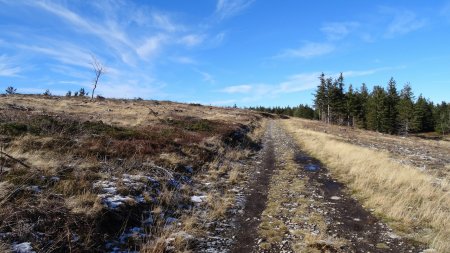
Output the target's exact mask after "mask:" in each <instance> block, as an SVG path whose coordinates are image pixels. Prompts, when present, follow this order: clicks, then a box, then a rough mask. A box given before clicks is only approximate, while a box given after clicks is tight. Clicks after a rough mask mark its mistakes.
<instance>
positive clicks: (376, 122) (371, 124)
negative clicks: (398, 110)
mask: <svg viewBox="0 0 450 253" xmlns="http://www.w3.org/2000/svg"><path fill="white" fill-rule="evenodd" d="M386 112H387V107H386V92H385V90H384V89H383V88H382V87H381V86H375V87H373V91H372V93H371V95H370V97H369V101H368V107H367V127H368V129H370V130H374V131H377V132H386V130H387V127H386V119H387V117H386V115H387V113H386Z"/></svg>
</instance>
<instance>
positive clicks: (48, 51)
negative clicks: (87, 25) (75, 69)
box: [17, 41, 92, 69]
mask: <svg viewBox="0 0 450 253" xmlns="http://www.w3.org/2000/svg"><path fill="white" fill-rule="evenodd" d="M47 43H48V46H47V47H44V46H28V45H17V47H18V48H21V49H25V50H29V51H33V52H36V53H40V54H45V55H48V56H50V57H52V58H53V59H55V60H57V61H59V62H61V63H64V64H69V65H73V66H79V67H84V68H89V69H90V68H91V67H92V65H91V64H90V62H91V61H92V55H91V53H90V52H88V51H86V50H84V49H82V48H80V47H77V46H75V45H73V44H69V43H60V42H56V41H47Z"/></svg>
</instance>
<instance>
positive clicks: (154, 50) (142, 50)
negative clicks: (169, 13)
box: [136, 34, 167, 60]
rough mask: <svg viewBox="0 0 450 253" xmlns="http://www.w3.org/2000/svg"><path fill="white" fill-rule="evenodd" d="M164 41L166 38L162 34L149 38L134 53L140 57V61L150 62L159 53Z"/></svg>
mask: <svg viewBox="0 0 450 253" xmlns="http://www.w3.org/2000/svg"><path fill="white" fill-rule="evenodd" d="M166 39H167V38H166V36H164V35H162V34H158V35H155V36H152V37H149V38H147V39H146V40H145V42H144V43H143V44H142V45H140V46H139V47H138V48H136V53H137V54H138V55H139V56H140V57H141V59H144V60H150V59H152V58H153V57H155V56H156V55H157V54H158V53H159V52H160V50H161V48H162V45H163V43H165V41H166Z"/></svg>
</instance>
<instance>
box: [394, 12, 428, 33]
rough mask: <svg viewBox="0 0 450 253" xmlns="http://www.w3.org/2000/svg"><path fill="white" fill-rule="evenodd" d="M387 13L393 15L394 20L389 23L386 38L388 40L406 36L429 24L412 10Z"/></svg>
mask: <svg viewBox="0 0 450 253" xmlns="http://www.w3.org/2000/svg"><path fill="white" fill-rule="evenodd" d="M385 12H388V13H391V14H392V15H393V20H392V21H391V23H389V25H388V27H387V30H386V33H385V36H386V37H388V38H391V37H395V36H398V35H404V34H407V33H410V32H413V31H415V30H418V29H420V28H422V27H424V26H425V25H426V24H427V21H426V19H425V18H420V17H418V16H417V14H416V13H415V12H413V11H410V10H392V9H385Z"/></svg>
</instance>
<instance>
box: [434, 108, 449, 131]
mask: <svg viewBox="0 0 450 253" xmlns="http://www.w3.org/2000/svg"><path fill="white" fill-rule="evenodd" d="M434 115H435V130H436V132H438V133H441V134H442V135H445V134H448V133H449V132H450V103H445V102H442V103H441V104H437V105H436V107H435V112H434Z"/></svg>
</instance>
